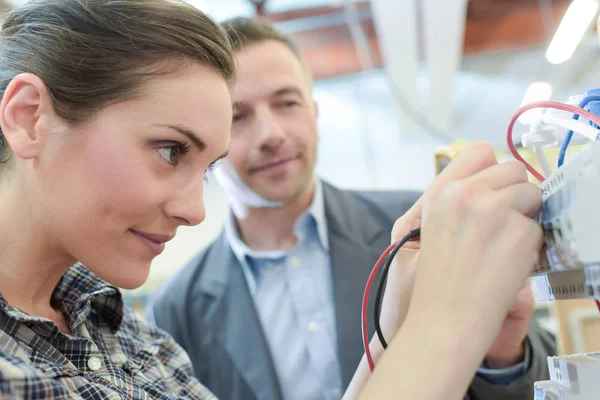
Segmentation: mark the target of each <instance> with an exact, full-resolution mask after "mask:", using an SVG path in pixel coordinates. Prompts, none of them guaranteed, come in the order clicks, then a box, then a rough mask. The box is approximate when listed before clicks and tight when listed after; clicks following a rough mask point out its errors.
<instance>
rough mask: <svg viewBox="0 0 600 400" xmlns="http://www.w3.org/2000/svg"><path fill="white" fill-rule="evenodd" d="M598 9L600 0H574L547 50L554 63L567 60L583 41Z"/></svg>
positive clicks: (549, 58)
mask: <svg viewBox="0 0 600 400" xmlns="http://www.w3.org/2000/svg"><path fill="white" fill-rule="evenodd" d="M597 11H598V0H573V2H572V3H571V5H570V6H569V8H568V9H567V12H566V13H565V16H564V18H563V20H562V21H561V23H560V25H559V26H558V29H557V30H556V33H555V34H554V37H553V38H552V42H550V45H549V46H548V50H546V59H548V61H549V62H550V63H552V64H561V63H564V62H565V61H567V60H568V59H569V58H571V56H572V55H573V53H574V52H575V49H576V48H577V46H578V45H579V42H581V39H582V38H583V36H584V35H585V33H586V32H587V30H588V28H589V26H590V23H591V22H592V21H593V20H594V18H595V16H596V12H597Z"/></svg>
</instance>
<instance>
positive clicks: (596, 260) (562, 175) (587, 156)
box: [532, 141, 600, 300]
mask: <svg viewBox="0 0 600 400" xmlns="http://www.w3.org/2000/svg"><path fill="white" fill-rule="evenodd" d="M540 188H541V189H542V199H543V202H542V210H541V212H540V215H539V217H538V218H539V222H540V224H541V225H542V228H543V230H544V245H543V249H542V252H541V253H540V259H539V262H538V264H537V265H536V267H535V268H534V270H533V272H532V275H534V279H535V281H536V288H537V291H538V295H539V296H540V300H557V299H573V298H594V299H600V239H599V238H598V236H597V234H596V233H595V228H596V227H598V226H600V212H597V211H596V207H597V206H598V205H600V142H599V141H593V142H591V143H589V144H588V145H587V146H585V147H584V148H583V149H582V150H581V151H580V152H579V153H578V154H577V155H576V156H575V157H573V158H572V159H571V160H570V161H569V162H567V163H566V164H565V165H563V166H562V167H561V168H559V169H558V170H556V172H554V173H553V174H552V175H550V176H548V177H547V178H546V180H545V181H544V182H543V183H542V184H541V185H540Z"/></svg>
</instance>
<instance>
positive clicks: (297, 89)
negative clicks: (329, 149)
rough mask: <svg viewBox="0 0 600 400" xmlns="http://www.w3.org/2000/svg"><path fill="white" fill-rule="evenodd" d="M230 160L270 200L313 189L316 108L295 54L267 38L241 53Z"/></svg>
mask: <svg viewBox="0 0 600 400" xmlns="http://www.w3.org/2000/svg"><path fill="white" fill-rule="evenodd" d="M237 61H238V67H239V69H238V76H237V80H236V86H235V90H234V96H233V99H234V104H235V111H234V114H233V126H232V131H231V144H230V147H229V156H228V159H229V161H230V162H231V163H232V164H233V166H234V168H235V170H236V172H237V173H238V175H239V176H240V178H241V179H242V180H243V181H244V183H245V184H246V185H247V186H248V187H250V188H251V189H252V190H253V191H254V192H256V193H257V194H259V195H260V196H261V197H263V198H264V199H266V200H270V201H291V200H294V199H296V198H298V197H299V196H300V195H301V194H302V193H304V192H305V191H306V190H308V189H309V188H310V183H311V181H312V176H313V171H314V167H315V163H316V158H317V141H318V135H317V107H316V104H315V103H314V101H313V100H312V95H311V83H310V78H309V77H308V75H307V73H306V71H305V70H304V68H303V66H302V64H301V63H300V61H299V60H298V59H297V58H296V56H295V55H294V53H293V52H292V51H291V50H290V49H288V48H287V47H286V46H285V45H284V44H283V43H280V42H278V41H275V40H268V41H264V42H260V43H256V44H252V45H249V46H248V47H245V48H244V49H242V50H241V51H239V52H238V53H237Z"/></svg>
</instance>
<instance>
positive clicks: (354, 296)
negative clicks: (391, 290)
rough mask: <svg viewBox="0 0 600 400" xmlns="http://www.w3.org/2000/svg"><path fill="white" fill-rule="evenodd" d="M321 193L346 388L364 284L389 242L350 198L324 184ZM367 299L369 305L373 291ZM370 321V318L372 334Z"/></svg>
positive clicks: (357, 346) (358, 353)
mask: <svg viewBox="0 0 600 400" xmlns="http://www.w3.org/2000/svg"><path fill="white" fill-rule="evenodd" d="M323 194H324V200H325V213H326V218H327V229H328V235H329V246H330V253H331V266H332V271H333V289H334V301H335V309H336V327H337V337H338V356H339V360H340V367H341V372H342V382H343V384H344V386H345V387H346V386H347V385H348V384H349V383H350V380H351V379H352V376H353V375H354V372H355V371H356V367H357V366H358V364H359V362H360V359H361V358H362V355H363V345H362V335H361V317H360V310H361V305H362V296H363V292H364V289H365V285H366V282H367V279H368V276H369V273H370V272H371V269H372V268H373V264H374V262H375V261H376V260H377V258H378V257H379V255H380V253H381V252H382V251H383V250H384V249H385V247H386V246H387V245H388V244H389V240H390V239H389V233H388V232H385V231H384V229H383V228H382V227H381V226H380V225H378V224H377V223H376V222H375V219H374V218H372V217H370V215H369V213H368V209H367V208H366V207H365V206H364V205H363V204H361V203H359V202H358V201H357V200H356V199H355V198H354V197H353V196H351V195H349V194H347V193H344V192H341V191H339V190H337V189H335V188H333V187H332V186H330V185H327V184H324V185H323ZM381 247H383V249H380V248H381ZM370 297H371V298H370V303H369V304H370V305H372V304H373V303H372V302H373V299H374V291H371V296H370ZM369 309H372V308H371V307H369ZM369 315H371V313H370V314H369ZM371 319H372V318H371V316H369V326H370V330H369V332H371V333H372V332H374V330H373V324H372V322H371Z"/></svg>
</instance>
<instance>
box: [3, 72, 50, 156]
mask: <svg viewBox="0 0 600 400" xmlns="http://www.w3.org/2000/svg"><path fill="white" fill-rule="evenodd" d="M49 114H54V108H53V106H52V98H51V96H50V93H49V91H48V88H47V87H46V85H45V84H44V82H42V80H41V79H40V78H38V77H37V76H36V75H33V74H20V75H17V76H16V77H14V78H13V79H12V81H11V82H10V83H9V84H8V87H7V88H6V91H5V92H4V96H3V97H2V102H1V103H0V127H2V133H3V135H4V139H5V140H6V142H7V143H8V146H9V147H10V148H11V151H12V152H13V153H14V154H15V155H16V156H17V157H19V158H23V159H29V158H35V157H36V156H37V155H38V154H39V150H40V146H41V144H42V140H43V134H42V130H40V129H39V121H40V119H41V117H42V116H44V115H49Z"/></svg>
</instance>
